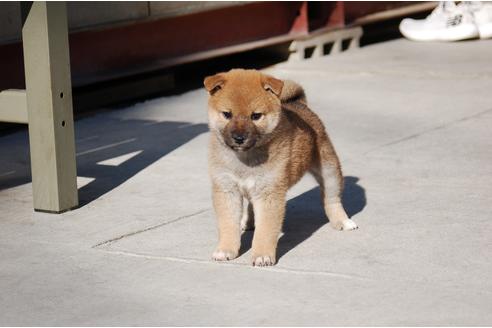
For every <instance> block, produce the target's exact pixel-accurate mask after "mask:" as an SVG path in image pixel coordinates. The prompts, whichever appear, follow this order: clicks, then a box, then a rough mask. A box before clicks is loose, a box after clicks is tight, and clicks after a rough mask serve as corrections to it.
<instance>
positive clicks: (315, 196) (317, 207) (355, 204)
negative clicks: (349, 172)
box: [240, 176, 367, 259]
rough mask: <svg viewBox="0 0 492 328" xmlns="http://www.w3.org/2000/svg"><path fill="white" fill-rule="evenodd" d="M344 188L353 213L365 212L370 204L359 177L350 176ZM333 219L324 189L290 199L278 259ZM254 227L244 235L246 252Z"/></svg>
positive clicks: (345, 201) (347, 208)
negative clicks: (325, 204) (325, 203)
mask: <svg viewBox="0 0 492 328" xmlns="http://www.w3.org/2000/svg"><path fill="white" fill-rule="evenodd" d="M344 180H345V188H344V191H343V206H344V208H345V211H346V212H347V214H348V216H349V217H352V216H354V215H356V214H357V213H359V212H361V211H362V210H363V209H364V207H365V206H366V203H367V201H366V192H365V189H364V188H363V187H362V186H360V185H358V184H357V182H358V181H359V178H357V177H352V176H346V177H345V179H344ZM328 222H329V221H328V219H327V217H326V215H325V212H324V209H323V204H322V202H321V191H320V189H319V187H315V188H313V189H311V190H309V191H306V192H305V193H303V194H301V195H299V196H297V197H295V198H292V199H291V200H289V201H288V202H287V208H286V214H285V221H284V225H283V233H284V234H283V236H282V237H281V238H280V240H279V243H278V248H277V259H280V258H281V257H282V256H284V255H285V254H287V253H288V252H289V251H291V250H292V249H294V248H295V247H297V245H299V244H301V243H302V242H303V241H305V240H306V239H308V238H309V237H311V236H312V235H313V234H314V233H315V232H316V231H317V230H318V229H319V228H321V227H322V226H324V225H325V224H327V223H328ZM253 233H254V231H246V232H244V233H243V235H242V236H241V239H242V240H241V251H240V254H244V252H246V250H248V249H249V248H251V242H252V240H253Z"/></svg>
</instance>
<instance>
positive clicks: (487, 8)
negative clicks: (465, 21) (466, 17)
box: [460, 1, 492, 39]
mask: <svg viewBox="0 0 492 328" xmlns="http://www.w3.org/2000/svg"><path fill="white" fill-rule="evenodd" d="M462 4H463V5H464V6H468V10H469V11H470V12H471V13H472V15H473V18H474V19H475V24H476V25H477V28H478V33H479V34H480V39H489V38H492V4H491V3H482V2H480V1H465V2H463V3H462ZM460 5H461V4H460Z"/></svg>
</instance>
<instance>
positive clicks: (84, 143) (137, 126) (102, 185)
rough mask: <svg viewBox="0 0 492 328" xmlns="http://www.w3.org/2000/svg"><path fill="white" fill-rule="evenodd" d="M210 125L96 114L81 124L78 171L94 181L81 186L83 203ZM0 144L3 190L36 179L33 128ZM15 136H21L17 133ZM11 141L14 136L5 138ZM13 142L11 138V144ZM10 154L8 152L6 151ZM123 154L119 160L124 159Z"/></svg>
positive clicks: (77, 135) (78, 138) (118, 183)
mask: <svg viewBox="0 0 492 328" xmlns="http://www.w3.org/2000/svg"><path fill="white" fill-rule="evenodd" d="M207 131H208V127H207V125H206V124H190V123H186V122H155V121H145V120H119V119H113V118H103V117H99V116H96V117H94V118H91V119H87V120H83V121H79V122H78V123H77V126H76V131H75V132H76V137H75V139H76V149H77V150H76V152H77V175H78V176H79V177H84V178H89V179H90V180H91V181H90V182H89V183H87V184H86V185H84V186H82V187H81V188H79V207H82V206H84V205H87V204H88V203H90V202H92V201H93V200H95V199H97V198H99V197H101V196H103V195H104V194H106V193H107V192H109V191H111V190H112V189H114V188H116V187H118V186H119V185H121V184H122V183H124V182H125V181H126V180H128V179H130V178H131V177H133V176H134V175H135V174H137V173H138V172H140V171H142V170H143V169H145V168H146V167H148V166H149V165H151V164H152V163H154V162H156V161H157V160H159V159H160V158H161V157H163V156H165V155H167V154H168V153H170V152H171V151H173V150H174V149H176V148H178V147H180V146H182V145H183V144H185V143H187V142H188V141H190V140H192V139H193V138H195V137H196V136H198V135H200V134H202V133H204V132H207ZM19 133H23V137H22V138H19V136H18V134H14V135H11V136H8V137H7V138H9V137H12V139H13V140H16V141H15V145H13V147H11V148H9V150H8V152H9V153H8V154H7V153H6V154H2V153H3V152H5V151H6V150H5V148H6V147H0V149H2V148H3V149H2V150H0V155H1V156H0V158H6V159H7V160H5V161H3V160H2V161H0V164H1V166H0V190H2V189H6V188H10V187H14V186H17V185H21V184H25V183H29V182H31V172H30V164H29V143H28V136H27V131H25V132H19ZM14 137H15V138H14ZM4 142H7V143H9V140H4ZM9 145H11V143H9ZM4 155H5V156H4ZM118 158H119V159H118Z"/></svg>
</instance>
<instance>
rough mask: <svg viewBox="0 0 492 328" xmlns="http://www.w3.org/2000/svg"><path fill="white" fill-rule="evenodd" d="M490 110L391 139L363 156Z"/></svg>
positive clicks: (490, 110)
mask: <svg viewBox="0 0 492 328" xmlns="http://www.w3.org/2000/svg"><path fill="white" fill-rule="evenodd" d="M489 112H492V108H491V109H487V110H484V111H481V112H479V113H476V114H473V115H470V116H465V117H462V118H459V119H457V120H454V121H451V122H447V123H444V124H441V125H438V126H435V127H432V128H429V129H427V130H424V131H421V132H417V133H414V134H411V135H408V136H406V137H403V138H400V139H397V140H393V141H390V142H388V143H385V144H382V145H379V146H376V147H374V148H372V149H370V150H368V151H366V152H364V153H362V156H364V155H367V154H369V153H372V152H375V151H377V150H380V149H382V148H385V147H388V146H392V145H396V144H399V143H402V142H405V141H408V140H412V139H415V138H418V137H420V136H422V135H425V134H427V133H430V132H434V131H438V130H442V129H445V128H447V127H449V126H452V125H454V124H457V123H461V122H465V121H468V120H471V119H474V118H477V117H480V116H482V115H484V114H487V113H489Z"/></svg>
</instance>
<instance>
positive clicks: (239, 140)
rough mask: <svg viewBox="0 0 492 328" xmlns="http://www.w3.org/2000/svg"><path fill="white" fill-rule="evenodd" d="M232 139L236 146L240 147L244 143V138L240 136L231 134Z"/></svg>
mask: <svg viewBox="0 0 492 328" xmlns="http://www.w3.org/2000/svg"><path fill="white" fill-rule="evenodd" d="M232 139H234V141H235V142H236V143H237V144H238V145H242V144H243V143H244V140H245V139H246V137H245V136H244V135H242V134H235V133H234V134H233V135H232Z"/></svg>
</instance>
